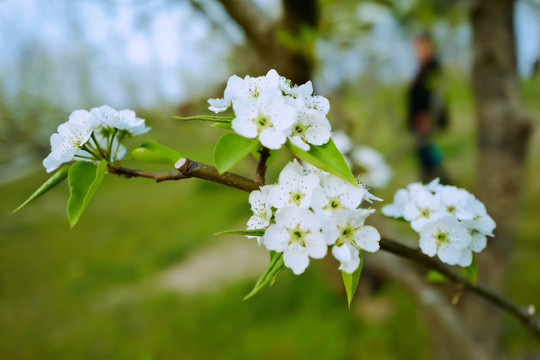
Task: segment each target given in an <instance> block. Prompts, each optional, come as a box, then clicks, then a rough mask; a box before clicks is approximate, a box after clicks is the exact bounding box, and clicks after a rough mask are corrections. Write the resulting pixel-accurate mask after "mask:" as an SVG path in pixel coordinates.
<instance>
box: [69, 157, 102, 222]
mask: <svg viewBox="0 0 540 360" xmlns="http://www.w3.org/2000/svg"><path fill="white" fill-rule="evenodd" d="M105 170H107V162H106V161H105V160H102V161H101V162H100V163H99V164H98V165H97V166H96V165H95V164H93V163H91V162H88V161H77V162H76V163H75V164H73V165H72V166H71V169H69V175H68V180H69V189H70V193H71V194H70V196H69V200H68V204H67V214H68V219H69V224H70V226H71V228H73V227H74V226H75V224H76V223H77V221H79V218H80V217H81V215H82V213H83V211H84V209H86V206H87V205H88V203H89V202H90V199H92V196H94V194H95V193H96V190H97V189H98V188H99V185H101V182H102V181H103V177H104V176H105Z"/></svg>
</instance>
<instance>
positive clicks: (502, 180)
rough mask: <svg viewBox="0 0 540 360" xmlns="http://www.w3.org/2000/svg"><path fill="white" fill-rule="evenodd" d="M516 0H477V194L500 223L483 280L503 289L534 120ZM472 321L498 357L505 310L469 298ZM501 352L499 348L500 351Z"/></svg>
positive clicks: (484, 258)
mask: <svg viewBox="0 0 540 360" xmlns="http://www.w3.org/2000/svg"><path fill="white" fill-rule="evenodd" d="M514 3H515V0H478V1H475V2H473V5H472V7H471V10H470V18H471V24H472V29H473V51H474V63H473V72H472V83H473V90H474V96H475V99H476V118H477V131H478V133H477V141H478V150H479V156H478V173H477V184H476V194H477V196H478V198H479V199H480V200H482V201H483V202H484V203H485V205H486V207H487V209H488V212H489V214H490V215H491V216H492V217H493V218H494V220H495V221H496V223H497V229H496V231H495V238H493V239H491V240H489V241H488V247H487V248H486V250H485V252H483V253H482V254H481V255H480V256H479V257H478V259H479V270H480V280H481V281H483V282H486V283H488V284H490V285H491V286H493V287H494V288H496V289H498V290H504V287H505V282H506V278H507V276H506V274H507V270H508V267H509V259H510V255H511V250H512V247H513V243H514V239H515V237H516V231H517V225H518V220H519V216H520V203H521V186H522V184H523V179H524V178H525V165H526V158H527V147H528V146H527V145H528V142H529V141H528V140H529V135H530V132H531V121H530V119H529V117H528V115H527V113H526V112H525V109H524V107H523V104H522V102H521V96H520V91H519V79H518V74H517V66H516V49H515V47H516V46H515V34H514ZM464 305H465V308H464V314H465V318H466V320H467V322H469V323H470V325H471V326H472V327H473V328H474V329H475V330H477V334H478V335H477V336H478V338H477V341H478V342H480V343H483V344H484V345H485V346H486V348H487V349H488V350H489V352H490V353H491V358H496V357H497V353H498V352H497V346H498V340H499V337H500V334H501V328H500V325H501V324H500V322H501V321H500V320H501V319H500V312H498V311H497V310H495V309H493V308H492V307H490V306H489V305H487V304H486V303H485V302H465V303H464ZM499 354H500V353H499Z"/></svg>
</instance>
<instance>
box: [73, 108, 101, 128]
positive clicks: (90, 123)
mask: <svg viewBox="0 0 540 360" xmlns="http://www.w3.org/2000/svg"><path fill="white" fill-rule="evenodd" d="M68 122H69V123H72V124H77V125H80V126H82V127H84V128H87V129H91V130H93V129H97V128H98V127H99V125H100V123H99V121H98V120H97V119H96V118H95V117H94V116H93V115H92V114H91V113H90V112H89V111H88V110H75V111H73V112H72V113H71V114H70V115H69V120H68Z"/></svg>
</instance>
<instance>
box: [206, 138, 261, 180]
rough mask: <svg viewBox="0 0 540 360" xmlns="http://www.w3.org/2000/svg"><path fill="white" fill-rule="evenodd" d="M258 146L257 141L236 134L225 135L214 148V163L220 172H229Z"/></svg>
mask: <svg viewBox="0 0 540 360" xmlns="http://www.w3.org/2000/svg"><path fill="white" fill-rule="evenodd" d="M258 146H259V140H257V139H248V138H245V137H243V136H240V135H238V134H235V133H230V134H225V135H223V136H222V137H220V138H219V139H218V141H217V143H216V147H215V148H214V162H215V164H216V167H217V169H218V171H219V172H220V173H222V172H225V171H227V170H229V169H230V168H231V167H233V165H234V164H236V163H237V162H239V161H240V160H242V159H243V158H244V157H246V155H248V154H249V153H250V152H251V151H252V150H253V149H255V148H257V147H258Z"/></svg>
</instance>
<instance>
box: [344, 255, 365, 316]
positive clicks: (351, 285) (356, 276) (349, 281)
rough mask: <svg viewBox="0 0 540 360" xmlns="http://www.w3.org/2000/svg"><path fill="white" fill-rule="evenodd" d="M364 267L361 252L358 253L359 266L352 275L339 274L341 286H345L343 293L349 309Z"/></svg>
mask: <svg viewBox="0 0 540 360" xmlns="http://www.w3.org/2000/svg"><path fill="white" fill-rule="evenodd" d="M363 265H364V259H363V258H362V252H360V265H358V269H356V271H355V272H353V273H352V274H349V273H347V272H345V271H342V272H341V277H342V278H343V285H345V292H346V293H347V303H348V305H349V309H350V308H351V301H352V299H353V297H354V294H355V293H356V288H357V287H358V282H359V281H360V273H361V272H362V266H363Z"/></svg>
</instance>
